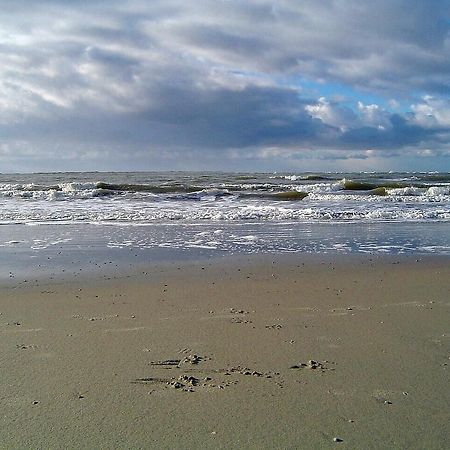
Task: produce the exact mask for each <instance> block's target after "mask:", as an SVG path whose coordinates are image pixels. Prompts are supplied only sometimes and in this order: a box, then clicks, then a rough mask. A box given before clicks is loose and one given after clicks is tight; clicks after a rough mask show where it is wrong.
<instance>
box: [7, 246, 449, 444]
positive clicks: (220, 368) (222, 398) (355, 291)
mask: <svg viewBox="0 0 450 450" xmlns="http://www.w3.org/2000/svg"><path fill="white" fill-rule="evenodd" d="M416 259H418V260H416ZM449 263H450V259H449V258H448V257H442V258H429V257H427V258H422V257H419V258H413V257H411V258H398V257H395V256H390V257H383V258H377V257H374V256H369V255H367V256H339V257H337V256H336V257H331V256H328V257H325V256H323V257H322V256H315V257H311V256H305V255H299V256H290V257H288V256H285V257H277V258H276V259H275V260H274V259H273V258H272V257H269V256H267V257H259V258H251V259H248V258H234V259H233V258H231V259H226V260H225V259H224V260H217V261H216V260H215V261H210V262H205V261H203V262H199V263H186V262H184V263H183V264H181V265H180V264H176V263H172V264H165V265H152V266H148V267H147V268H145V269H144V270H141V269H140V270H139V271H138V270H137V269H136V270H135V271H134V272H133V269H131V270H130V272H129V273H125V272H120V273H119V272H114V273H113V272H111V273H108V272H106V271H105V272H102V273H97V274H96V275H95V276H91V277H89V276H86V275H84V276H83V277H81V276H77V277H76V278H75V277H74V274H72V273H71V272H70V271H69V270H68V271H67V272H65V273H64V278H63V276H62V275H61V276H59V277H55V278H54V279H52V280H48V279H45V278H44V279H40V280H33V279H31V278H30V279H27V280H26V281H25V280H24V279H19V278H18V277H16V278H13V279H10V280H6V281H4V282H2V284H1V285H0V286H1V288H0V313H1V315H0V337H1V341H0V342H1V344H0V345H1V362H0V379H1V383H0V398H1V405H2V414H0V448H5V449H25V448H30V449H59V448H102V449H113V448H131V449H138V448H170V449H198V448H211V449H212V448H214V449H216V448H224V449H228V448H251V449H266V448H267V449H274V448H276V449H289V448H292V449H294V448H300V449H309V448H311V449H314V448H336V447H338V448H341V447H342V448H350V449H380V448H386V449H393V448H395V449H425V448H426V449H443V448H449V447H450V430H449V425H448V424H449V423H450V415H449V404H450V394H449V392H450V390H449V389H448V386H449V383H448V382H449V364H450V359H449V357H450V346H449V343H450V329H449V324H450V282H449V280H450V264H449ZM105 270H106V269H105Z"/></svg>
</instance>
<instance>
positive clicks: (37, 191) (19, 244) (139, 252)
mask: <svg viewBox="0 0 450 450" xmlns="http://www.w3.org/2000/svg"><path fill="white" fill-rule="evenodd" d="M127 252H131V253H133V255H134V256H135V257H139V258H140V259H141V260H152V261H157V260H161V259H165V258H167V259H171V258H192V256H193V255H195V257H198V258H210V257H215V256H220V255H231V254H236V253H240V254H250V253H252V254H253V253H299V254H301V253H319V254H322V253H372V254H418V255H420V254H436V255H450V173H448V172H445V173H439V172H426V173H422V172H421V173H418V172H405V173H398V172H395V173H394V172H382V173H380V172H370V173H367V172H364V173H329V172H326V173H322V172H317V173H312V172H308V173H298V172H286V173H222V172H129V173H117V172H84V173H73V172H67V173H32V174H0V269H1V271H2V274H3V276H4V275H5V274H6V275H8V274H9V275H10V274H11V273H14V270H17V268H18V267H21V268H22V269H23V267H24V264H25V266H26V265H27V264H29V262H30V261H34V262H36V261H37V260H41V261H42V260H46V259H48V260H51V259H54V258H55V255H63V256H64V255H65V256H66V258H69V259H72V260H74V259H76V258H81V256H80V255H84V257H86V255H88V256H89V255H90V257H92V258H94V257H99V255H101V257H102V258H107V256H106V255H110V256H111V255H113V256H115V257H116V258H119V259H120V258H121V257H123V258H125V255H129V254H130V253H127ZM33 258H34V259H33ZM36 258H37V259H36ZM100 259H101V258H99V261H100ZM125 259H126V258H125ZM55 264H57V263H56V262H55ZM33 267H35V265H34V266H33ZM49 267H50V266H49ZM53 269H54V267H53ZM0 277H1V275H0Z"/></svg>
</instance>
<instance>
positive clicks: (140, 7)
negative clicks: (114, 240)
mask: <svg viewBox="0 0 450 450" xmlns="http://www.w3.org/2000/svg"><path fill="white" fill-rule="evenodd" d="M449 6H450V2H449V1H447V0H442V1H436V2H429V1H425V0H420V1H416V2H413V4H411V2H408V1H406V0H398V1H395V2H392V1H387V0H385V1H381V0H376V1H374V2H371V3H370V4H369V3H366V2H359V1H356V0H342V1H339V2H335V1H331V0H326V1H323V2H317V1H312V0H307V1H304V2H295V1H288V0H280V1H269V0H261V1H248V2H242V1H238V0H227V1H225V0H224V1H217V0H214V1H213V0H205V1H202V2H186V1H181V0H165V1H162V0H155V1H153V2H151V3H149V2H145V1H144V0H131V1H129V2H126V4H125V3H123V2H120V1H118V0H111V1H108V2H106V1H99V0H96V1H91V2H88V1H81V0H76V1H73V2H65V3H64V2H59V1H56V0H54V1H51V0H43V1H40V2H39V4H37V3H31V4H30V2H27V1H24V0H16V1H14V2H12V1H7V2H4V4H2V11H1V12H0V24H1V25H2V26H1V27H0V30H1V31H0V57H1V58H2V65H1V66H0V132H1V136H2V145H3V148H5V149H6V148H8V149H12V148H14V149H16V152H17V153H16V154H17V155H19V154H20V149H26V151H25V150H23V152H24V155H25V156H24V158H25V157H26V158H29V159H30V160H32V159H33V155H35V156H36V158H35V160H36V161H38V160H39V155H41V156H42V155H44V153H45V155H48V164H50V165H51V159H52V155H53V157H54V156H55V155H61V157H62V159H64V158H66V159H68V160H70V161H72V163H75V161H76V159H77V157H78V158H79V159H80V161H81V160H90V161H95V160H98V161H100V160H101V159H102V158H103V157H106V158H117V160H118V161H119V162H118V163H117V164H118V166H119V163H120V164H123V163H124V161H123V160H122V158H121V155H123V154H129V155H133V157H134V158H137V159H139V160H141V159H142V160H145V158H146V157H147V164H148V165H150V164H151V163H152V162H155V161H158V159H159V160H160V161H169V160H172V162H173V158H171V157H169V156H168V155H170V154H172V155H180V154H186V155H187V154H190V155H196V156H192V159H193V160H195V159H196V158H197V160H198V158H199V157H200V156H201V157H203V158H204V159H205V160H208V161H209V162H208V164H211V165H213V162H214V158H217V161H219V160H224V159H226V158H228V157H230V155H231V153H230V152H235V154H240V155H241V157H242V158H244V156H245V155H251V156H252V158H253V157H254V158H261V159H264V160H265V161H266V160H268V159H270V158H268V156H267V155H270V154H271V153H270V152H267V149H281V150H277V151H278V152H281V153H279V154H278V156H279V155H280V154H283V155H289V158H302V157H304V155H305V154H306V153H308V152H319V151H322V152H325V150H327V151H330V152H335V151H338V152H339V151H342V152H343V153H342V155H345V154H348V155H359V156H358V157H361V158H362V156H361V155H364V154H363V153H358V152H363V151H366V150H367V149H378V150H380V151H384V152H385V154H386V155H387V154H388V152H389V151H394V150H397V149H405V151H406V149H408V151H411V149H419V150H421V151H422V152H425V153H423V154H426V150H427V149H433V152H437V153H436V154H443V153H444V152H445V149H448V145H449V135H450V131H449V130H450V113H449V111H450V107H449V102H448V95H444V94H445V93H447V94H448V90H449V89H450V86H449V79H450V77H449V73H450V58H449V54H450V32H449V21H448V16H449V13H448V11H449ZM304 80H307V81H310V82H313V83H316V84H317V85H318V86H320V85H323V86H325V87H326V86H338V85H342V86H349V87H351V89H352V90H353V92H355V93H357V92H360V93H362V94H361V98H358V97H353V98H351V99H348V98H345V96H339V91H338V90H337V92H335V94H336V95H335V96H331V98H334V99H335V100H330V98H328V97H330V96H329V95H328V94H327V95H326V96H325V95H324V96H320V97H319V98H317V97H315V98H314V97H313V96H312V94H311V93H310V92H309V91H308V86H307V83H306V84H305V85H303V81H304ZM329 83H331V84H329ZM365 93H366V94H367V93H368V94H374V95H377V96H379V97H380V98H386V102H384V104H381V103H377V102H373V103H371V102H367V101H366V100H364V95H363V94H365ZM423 93H426V95H424V94H423ZM354 95H356V94H354ZM406 101H408V102H409V103H410V104H411V108H410V111H405V110H404V108H403V109H402V108H401V107H400V105H402V104H404V103H405V102H406ZM389 105H391V106H389ZM389 108H391V109H389ZM33 149H34V150H33ZM283 149H284V150H283ZM43 152H44V153H43ZM236 152H237V153H236ZM345 152H350V153H345ZM351 152H357V153H351ZM13 154H14V152H11V151H10V152H9V153H7V155H8V158H13ZM317 154H318V153H317ZM322 154H323V155H325V156H324V158H325V157H326V155H327V153H326V152H325V153H322ZM77 155H78V156H77ZM258 155H259V156H258ZM264 155H266V156H264ZM278 156H276V155H275V154H273V158H276V157H278ZM432 156H433V155H431V154H429V155H428V157H432ZM366 157H367V155H366ZM1 158H6V153H5V152H3V153H0V159H1ZM330 158H331V156H330ZM333 158H334V156H333ZM319 159H320V158H319ZM125 161H126V158H125ZM156 163H157V164H158V162H156ZM161 164H162V163H161ZM218 164H219V167H223V165H222V164H221V163H218ZM230 164H231V163H230ZM49 167H50V166H49Z"/></svg>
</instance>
